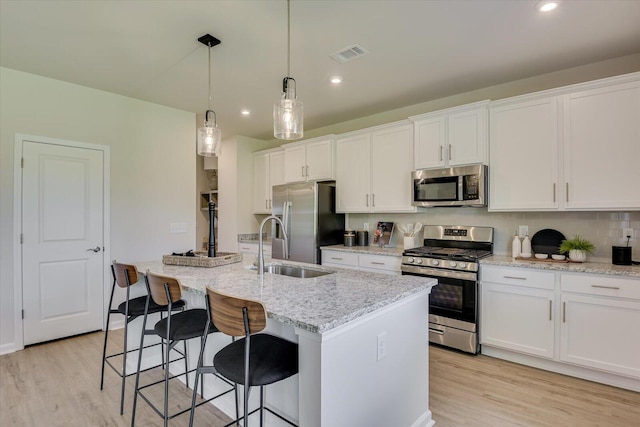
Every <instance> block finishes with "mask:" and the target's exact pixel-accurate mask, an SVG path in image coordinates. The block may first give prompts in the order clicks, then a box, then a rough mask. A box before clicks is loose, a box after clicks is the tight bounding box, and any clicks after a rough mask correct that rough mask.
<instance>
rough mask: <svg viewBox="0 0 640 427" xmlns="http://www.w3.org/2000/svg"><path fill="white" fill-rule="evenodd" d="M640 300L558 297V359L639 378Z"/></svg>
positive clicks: (584, 296)
mask: <svg viewBox="0 0 640 427" xmlns="http://www.w3.org/2000/svg"><path fill="white" fill-rule="evenodd" d="M639 328H640V301H637V300H636V301H625V300H618V299H610V298H602V297H594V296H588V295H579V294H567V293H563V294H562V327H561V328H560V360H562V361H564V362H570V363H575V364H577V365H582V366H588V367H590V368H595V369H601V370H603V371H608V372H614V373H618V374H622V375H627V376H631V377H634V378H640V357H639V355H640V333H639V332H638V329H639Z"/></svg>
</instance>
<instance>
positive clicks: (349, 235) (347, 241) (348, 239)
mask: <svg viewBox="0 0 640 427" xmlns="http://www.w3.org/2000/svg"><path fill="white" fill-rule="evenodd" d="M344 245H345V246H355V245H356V232H355V231H353V230H345V231H344Z"/></svg>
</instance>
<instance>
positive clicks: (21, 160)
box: [20, 157, 24, 169]
mask: <svg viewBox="0 0 640 427" xmlns="http://www.w3.org/2000/svg"><path fill="white" fill-rule="evenodd" d="M20 168H21V169H24V157H21V158H20Z"/></svg>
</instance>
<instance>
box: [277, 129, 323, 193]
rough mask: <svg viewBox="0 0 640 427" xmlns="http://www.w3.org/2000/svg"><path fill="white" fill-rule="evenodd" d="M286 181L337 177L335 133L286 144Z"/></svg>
mask: <svg viewBox="0 0 640 427" xmlns="http://www.w3.org/2000/svg"><path fill="white" fill-rule="evenodd" d="M282 147H283V148H284V179H285V182H288V183H291V182H302V181H319V180H330V179H335V139H334V137H333V135H329V136H324V137H321V138H314V139H310V140H307V141H301V142H295V143H292V144H285V145H283V146H282Z"/></svg>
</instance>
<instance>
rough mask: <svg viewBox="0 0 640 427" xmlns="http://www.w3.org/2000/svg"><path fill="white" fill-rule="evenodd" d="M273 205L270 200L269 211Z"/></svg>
mask: <svg viewBox="0 0 640 427" xmlns="http://www.w3.org/2000/svg"><path fill="white" fill-rule="evenodd" d="M272 207H273V205H272V204H271V199H269V209H271V208H272Z"/></svg>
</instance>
